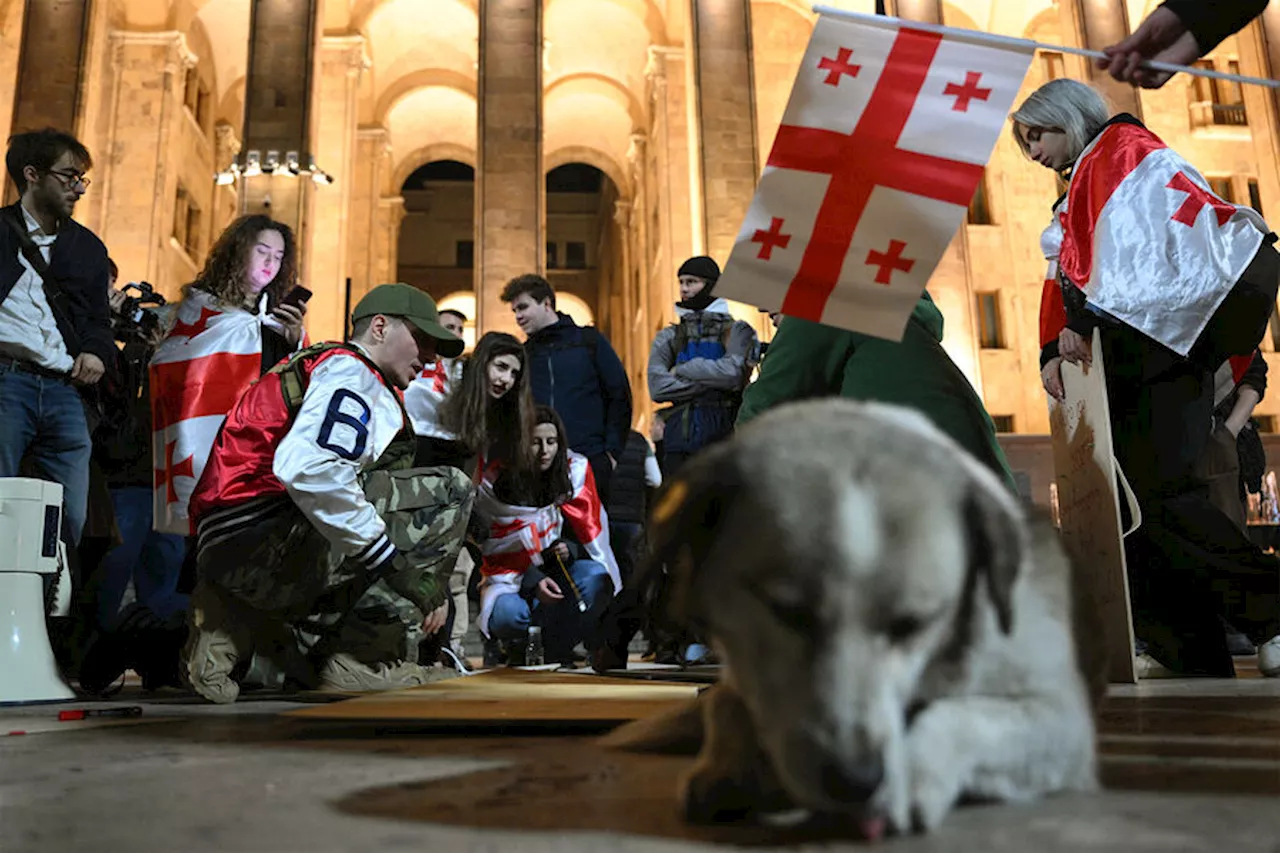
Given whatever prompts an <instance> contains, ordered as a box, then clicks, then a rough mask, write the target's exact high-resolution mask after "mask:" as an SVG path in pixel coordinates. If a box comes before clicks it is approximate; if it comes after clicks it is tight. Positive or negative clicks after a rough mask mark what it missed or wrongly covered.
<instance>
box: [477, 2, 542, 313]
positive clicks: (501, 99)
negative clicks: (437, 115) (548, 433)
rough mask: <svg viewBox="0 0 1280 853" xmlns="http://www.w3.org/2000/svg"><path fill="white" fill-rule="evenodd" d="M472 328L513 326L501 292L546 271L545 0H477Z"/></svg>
mask: <svg viewBox="0 0 1280 853" xmlns="http://www.w3.org/2000/svg"><path fill="white" fill-rule="evenodd" d="M479 13H480V69H479V80H478V87H477V88H478V99H477V100H478V104H477V107H478V108H477V113H478V120H479V126H478V134H477V155H478V161H479V162H478V168H477V169H476V187H475V198H476V278H475V291H476V334H477V335H483V334H484V333H485V332H489V331H505V332H516V331H518V330H517V327H516V324H515V318H514V317H512V315H511V311H510V309H509V308H508V306H506V305H504V304H503V303H502V300H501V298H500V296H501V294H502V288H503V286H504V285H505V284H506V283H507V281H508V280H509V279H511V278H512V277H513V276H517V275H520V274H521V273H527V272H537V273H540V272H542V271H543V265H544V263H545V261H544V258H543V254H544V251H545V249H544V245H543V240H544V237H543V235H544V233H545V225H544V222H545V219H544V210H543V209H544V205H545V195H546V177H545V175H544V172H543V168H544V166H543V162H542V100H543V98H542V51H543V48H542V0H480V9H479Z"/></svg>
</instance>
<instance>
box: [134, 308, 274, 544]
mask: <svg viewBox="0 0 1280 853" xmlns="http://www.w3.org/2000/svg"><path fill="white" fill-rule="evenodd" d="M262 323H263V320H262V317H260V316H259V315H258V314H252V313H250V312H248V311H244V310H240V309H235V308H225V307H223V306H220V305H218V304H217V303H216V302H215V301H214V299H213V297H212V296H210V295H209V294H208V293H206V292H204V291H202V290H196V289H194V288H192V289H191V290H189V291H188V292H187V296H186V298H185V299H183V300H182V303H181V305H179V306H178V312H177V318H176V320H175V322H174V325H173V328H172V329H171V330H170V331H169V335H168V337H166V338H165V339H164V341H163V342H162V343H161V344H160V346H159V347H157V348H156V352H155V355H154V356H153V357H152V359H151V427H152V429H153V430H154V432H153V433H152V443H151V448H152V457H151V458H152V467H153V468H154V469H155V482H154V485H155V492H154V510H155V524H154V526H155V529H156V530H158V531H161V532H163V533H177V534H180V535H184V536H189V535H191V534H192V533H193V532H194V528H193V527H192V525H191V520H190V518H189V517H188V515H187V504H188V502H189V501H190V500H191V493H192V491H194V490H195V486H196V482H197V481H198V480H199V479H200V474H201V472H202V471H204V466H205V462H207V461H208V459H209V452H210V450H211V449H212V448H213V440H214V438H215V437H216V436H217V434H218V428H219V427H221V426H222V422H223V421H224V420H226V417H227V412H229V411H231V407H232V406H234V405H235V402H236V400H237V399H239V397H240V394H241V392H243V391H244V390H245V389H246V388H248V387H249V386H250V385H251V384H252V383H253V382H255V381H256V380H257V379H258V377H259V375H260V374H261V373H262Z"/></svg>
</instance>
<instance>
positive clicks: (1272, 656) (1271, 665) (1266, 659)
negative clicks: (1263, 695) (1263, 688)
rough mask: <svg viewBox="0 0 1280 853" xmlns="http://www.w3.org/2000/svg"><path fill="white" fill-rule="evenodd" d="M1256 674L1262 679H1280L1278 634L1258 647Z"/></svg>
mask: <svg viewBox="0 0 1280 853" xmlns="http://www.w3.org/2000/svg"><path fill="white" fill-rule="evenodd" d="M1258 672H1260V673H1262V676H1263V678H1280V634H1276V635H1275V636H1274V637H1272V638H1271V639H1270V640H1267V641H1266V642H1265V643H1263V644H1262V645H1260V646H1258Z"/></svg>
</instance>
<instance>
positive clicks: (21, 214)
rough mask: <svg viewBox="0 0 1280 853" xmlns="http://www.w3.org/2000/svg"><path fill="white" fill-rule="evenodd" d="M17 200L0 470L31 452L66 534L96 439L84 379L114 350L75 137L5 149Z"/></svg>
mask: <svg viewBox="0 0 1280 853" xmlns="http://www.w3.org/2000/svg"><path fill="white" fill-rule="evenodd" d="M5 165H6V167H7V168H8V170H9V176H10V177H11V178H12V179H13V182H14V184H15V185H16V186H17V188H18V193H19V195H20V197H21V198H20V200H19V201H18V203H17V204H14V205H12V206H10V207H7V208H3V209H0V412H3V417H0V477H14V476H17V475H18V466H19V465H20V464H21V462H22V458H23V456H24V455H26V454H27V453H28V452H30V453H31V456H32V458H33V460H34V461H35V463H36V466H37V468H38V470H39V471H40V474H41V475H42V476H45V477H48V478H49V479H50V480H53V481H54V482H56V483H60V484H61V485H62V489H63V498H62V499H63V507H64V509H63V512H64V516H65V517H64V523H63V538H64V539H65V540H66V541H67V543H68V544H69V545H74V544H76V543H77V542H79V540H80V533H81V531H82V530H83V529H84V522H85V512H86V507H87V495H88V487H89V454H90V450H91V447H92V445H91V442H90V439H89V426H88V422H87V420H86V416H85V408H84V405H83V403H82V401H81V397H80V393H79V391H80V389H82V388H87V387H89V386H92V385H94V384H95V383H97V381H98V380H99V379H101V378H102V374H103V371H104V370H105V367H104V365H106V364H108V363H110V362H111V361H112V359H113V357H114V354H115V344H114V343H113V341H112V337H111V325H110V320H109V311H108V307H107V290H108V281H109V280H110V270H109V266H108V262H107V249H106V247H105V246H104V245H103V244H102V241H101V240H99V239H98V238H97V236H95V235H94V234H93V232H91V231H89V229H87V228H85V227H84V226H82V225H80V224H79V223H77V222H75V221H74V220H73V219H72V218H71V214H72V212H73V211H74V210H75V205H76V202H77V201H79V200H80V197H81V196H82V195H84V192H85V190H86V189H87V188H88V186H89V179H88V178H86V177H85V176H84V172H85V170H86V169H88V168H89V167H90V166H91V165H92V160H91V159H90V157H89V152H88V150H87V149H86V148H85V147H84V145H82V144H81V143H80V142H79V141H78V140H77V139H76V138H75V137H73V136H71V135H70V134H67V133H63V132H61V131H58V130H54V129H52V128H49V129H46V130H38V131H33V132H30V133H20V134H17V135H16V136H13V137H12V138H10V140H9V150H8V153H7V155H6V156H5Z"/></svg>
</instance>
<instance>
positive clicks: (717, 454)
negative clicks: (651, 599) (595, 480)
mask: <svg viewBox="0 0 1280 853" xmlns="http://www.w3.org/2000/svg"><path fill="white" fill-rule="evenodd" d="M733 460H734V456H733V453H732V452H731V449H730V447H728V446H725V445H721V446H719V447H716V448H713V449H710V450H705V451H703V452H702V453H700V454H698V456H696V457H694V458H693V459H691V460H689V461H688V462H686V463H685V464H684V466H682V467H681V469H680V472H679V474H678V475H677V476H676V477H674V478H673V479H672V480H670V481H668V482H667V483H665V484H664V485H663V488H662V491H661V492H660V493H659V495H658V498H657V500H655V501H654V505H653V510H652V512H651V513H650V515H649V525H648V529H647V532H648V539H649V559H648V565H647V567H646V569H645V575H646V576H647V577H650V578H652V577H653V576H655V575H657V574H659V573H660V572H661V570H662V568H663V566H665V567H666V570H667V575H668V577H667V583H668V585H669V588H668V589H667V595H666V598H667V602H666V603H667V610H668V613H667V616H669V617H670V618H671V619H673V620H675V621H676V622H679V623H681V624H684V625H688V626H690V627H695V626H696V625H697V623H699V622H700V621H701V619H700V617H701V613H700V610H701V608H700V607H699V606H698V601H699V598H700V596H699V594H698V589H699V587H700V586H701V585H702V584H703V583H705V582H706V571H705V570H704V568H703V567H704V565H705V564H706V563H707V562H708V559H707V558H708V556H709V555H710V553H711V549H712V547H713V546H714V544H715V540H716V537H717V536H718V535H719V533H720V522H721V521H722V519H723V518H724V517H725V515H726V514H727V512H728V510H729V507H730V505H731V503H732V501H733V499H734V496H735V495H736V494H737V492H738V488H739V484H740V477H739V475H738V471H737V466H736V465H735V464H734V461H733Z"/></svg>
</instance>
